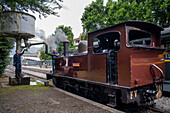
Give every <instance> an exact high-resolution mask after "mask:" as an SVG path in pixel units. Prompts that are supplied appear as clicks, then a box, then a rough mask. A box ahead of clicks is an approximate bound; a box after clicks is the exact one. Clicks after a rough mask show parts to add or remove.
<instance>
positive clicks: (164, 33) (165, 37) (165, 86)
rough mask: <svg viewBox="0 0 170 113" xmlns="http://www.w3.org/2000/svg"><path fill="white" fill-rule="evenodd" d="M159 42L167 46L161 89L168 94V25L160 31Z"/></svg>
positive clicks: (169, 64)
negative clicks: (163, 79)
mask: <svg viewBox="0 0 170 113" xmlns="http://www.w3.org/2000/svg"><path fill="white" fill-rule="evenodd" d="M161 44H162V46H163V47H164V48H167V52H166V54H165V81H164V84H163V91H164V94H168V93H170V27H167V28H164V31H162V32H161ZM167 96H169V95H167Z"/></svg>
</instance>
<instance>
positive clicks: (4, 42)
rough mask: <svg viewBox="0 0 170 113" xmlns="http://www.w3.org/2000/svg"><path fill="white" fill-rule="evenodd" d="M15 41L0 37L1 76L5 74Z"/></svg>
mask: <svg viewBox="0 0 170 113" xmlns="http://www.w3.org/2000/svg"><path fill="white" fill-rule="evenodd" d="M13 45H14V39H12V38H7V37H0V76H2V74H3V73H4V70H5V68H6V66H7V64H8V63H9V58H8V57H9V52H10V49H12V48H13Z"/></svg>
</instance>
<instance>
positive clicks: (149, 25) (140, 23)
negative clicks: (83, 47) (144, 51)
mask: <svg viewBox="0 0 170 113" xmlns="http://www.w3.org/2000/svg"><path fill="white" fill-rule="evenodd" d="M123 24H125V25H127V26H133V27H137V28H141V29H144V30H145V29H146V30H148V31H163V30H164V29H163V28H162V27H161V26H158V25H155V24H152V23H150V22H144V21H136V20H130V21H125V22H122V23H119V24H115V25H112V26H110V27H106V28H103V29H99V30H96V31H93V32H90V33H89V34H91V33H94V32H99V31H102V30H107V29H109V28H112V27H117V26H120V25H123Z"/></svg>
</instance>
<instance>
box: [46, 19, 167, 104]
mask: <svg viewBox="0 0 170 113" xmlns="http://www.w3.org/2000/svg"><path fill="white" fill-rule="evenodd" d="M162 30H163V28H161V27H159V26H157V25H154V24H151V23H148V22H143V21H126V22H123V23H119V24H116V25H113V26H110V27H107V28H104V29H100V30H97V31H94V32H91V33H88V43H87V45H86V43H84V42H82V43H81V42H80V44H79V45H78V51H77V52H75V53H74V54H72V55H69V51H68V45H69V43H68V41H65V42H63V44H64V56H63V57H57V58H56V59H55V74H47V79H52V80H53V83H54V84H55V86H56V87H59V88H62V89H65V90H67V91H70V92H73V93H75V94H78V95H81V96H84V97H87V98H89V99H92V100H94V101H97V102H100V103H104V104H107V105H108V106H111V107H115V106H119V104H122V103H123V104H130V103H136V104H138V105H139V106H141V105H151V104H153V101H154V100H155V99H156V98H160V97H161V95H162V93H161V91H162V82H163V81H164V79H165V75H164V73H165V58H164V55H165V53H166V50H165V49H162V48H160V46H161V41H160V32H161V31H162Z"/></svg>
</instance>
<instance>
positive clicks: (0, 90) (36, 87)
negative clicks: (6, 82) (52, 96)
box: [0, 83, 52, 96]
mask: <svg viewBox="0 0 170 113" xmlns="http://www.w3.org/2000/svg"><path fill="white" fill-rule="evenodd" d="M41 89H52V87H50V86H44V84H42V83H37V85H18V86H11V87H7V88H2V87H1V88H0V96H2V95H7V94H16V93H17V90H28V91H30V92H35V91H36V90H41Z"/></svg>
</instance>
